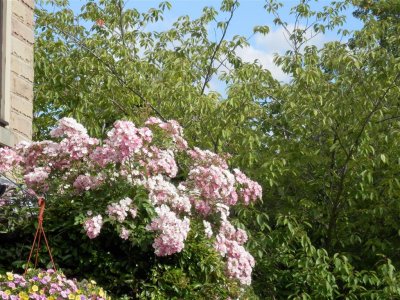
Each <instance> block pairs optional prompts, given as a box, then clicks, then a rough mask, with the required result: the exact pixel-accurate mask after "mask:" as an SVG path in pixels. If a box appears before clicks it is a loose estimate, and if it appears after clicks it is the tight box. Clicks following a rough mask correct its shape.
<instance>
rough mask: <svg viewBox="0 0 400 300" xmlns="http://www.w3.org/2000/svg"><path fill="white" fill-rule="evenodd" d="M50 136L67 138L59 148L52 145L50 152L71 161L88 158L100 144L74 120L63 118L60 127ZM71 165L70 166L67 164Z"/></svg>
mask: <svg viewBox="0 0 400 300" xmlns="http://www.w3.org/2000/svg"><path fill="white" fill-rule="evenodd" d="M50 135H51V136H52V137H60V138H62V137H65V138H64V139H62V140H61V142H60V144H59V145H58V146H57V145H55V144H51V145H49V146H50V149H48V150H47V151H49V152H50V153H53V155H57V154H58V155H61V156H67V157H69V159H70V160H78V159H82V158H83V157H86V156H87V155H88V154H89V152H90V150H91V148H93V146H95V145H97V144H98V140H97V139H94V138H91V137H89V135H88V134H87V130H86V128H85V127H83V126H82V125H81V124H79V123H78V122H76V120H74V119H72V118H62V119H61V120H60V121H59V123H58V126H57V127H56V128H54V129H53V130H52V131H51V132H50ZM67 165H69V164H67Z"/></svg>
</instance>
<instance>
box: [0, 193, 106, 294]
mask: <svg viewBox="0 0 400 300" xmlns="http://www.w3.org/2000/svg"><path fill="white" fill-rule="evenodd" d="M37 198H38V205H39V214H38V226H37V229H36V233H35V238H34V240H33V244H32V247H31V250H30V252H29V257H28V261H27V263H26V268H25V272H24V274H23V275H19V274H14V273H11V272H7V273H6V274H4V275H0V299H4V300H29V299H36V300H59V299H72V300H89V299H90V300H92V299H93V300H108V299H111V298H110V297H109V296H107V293H106V292H105V291H104V290H103V289H102V288H101V287H98V286H97V285H96V282H94V281H92V280H91V281H87V280H83V281H80V282H78V281H77V280H76V279H72V280H71V279H67V277H65V275H64V274H63V273H62V272H61V271H57V269H56V266H55V263H54V260H53V256H52V254H51V249H50V246H49V242H48V240H47V237H46V234H45V232H44V228H43V215H44V210H45V204H46V202H45V199H44V198H43V197H37ZM42 240H44V242H45V245H46V249H47V251H48V254H49V257H50V260H51V263H52V266H53V269H49V270H47V271H46V270H39V269H36V268H37V265H38V258H39V250H40V243H41V241H42ZM33 253H35V264H34V269H28V267H29V264H30V262H31V258H32V255H33Z"/></svg>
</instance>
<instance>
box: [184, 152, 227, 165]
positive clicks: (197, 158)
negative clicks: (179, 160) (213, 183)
mask: <svg viewBox="0 0 400 300" xmlns="http://www.w3.org/2000/svg"><path fill="white" fill-rule="evenodd" d="M188 153H189V155H190V157H191V158H192V160H193V164H194V165H201V166H205V167H209V166H217V167H220V168H222V169H228V164H227V163H226V160H225V159H223V158H222V157H221V156H219V155H218V154H216V153H214V152H211V151H209V150H201V149H199V148H197V147H194V148H193V150H189V151H188Z"/></svg>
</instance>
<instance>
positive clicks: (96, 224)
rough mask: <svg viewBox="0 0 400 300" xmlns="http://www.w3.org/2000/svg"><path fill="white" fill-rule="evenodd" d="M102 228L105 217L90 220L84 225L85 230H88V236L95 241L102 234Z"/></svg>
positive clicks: (98, 216)
mask: <svg viewBox="0 0 400 300" xmlns="http://www.w3.org/2000/svg"><path fill="white" fill-rule="evenodd" d="M102 226H103V217H102V216H101V215H97V216H95V217H92V218H89V219H87V220H86V221H85V223H84V224H83V228H84V229H85V230H86V234H87V236H88V237H89V238H90V239H94V238H95V237H97V236H98V235H99V234H100V231H101V227H102Z"/></svg>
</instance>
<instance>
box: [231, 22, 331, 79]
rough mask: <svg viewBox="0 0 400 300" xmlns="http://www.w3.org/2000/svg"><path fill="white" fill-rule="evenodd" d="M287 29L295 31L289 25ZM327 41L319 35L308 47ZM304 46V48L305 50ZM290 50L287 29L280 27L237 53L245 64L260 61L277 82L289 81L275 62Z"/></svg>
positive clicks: (261, 36)
mask: <svg viewBox="0 0 400 300" xmlns="http://www.w3.org/2000/svg"><path fill="white" fill-rule="evenodd" d="M287 28H288V30H289V31H291V30H293V25H288V26H287ZM310 34H312V33H310ZM327 41H328V40H327V39H326V37H325V36H323V35H317V36H316V37H314V38H313V39H311V40H310V41H309V42H307V44H306V45H316V46H322V45H323V44H324V43H325V42H327ZM306 45H304V46H306ZM304 46H303V47H302V48H304ZM288 49H290V44H289V42H288V39H287V35H286V36H285V29H284V28H281V27H280V28H278V29H276V30H272V31H271V32H270V33H269V34H268V35H261V34H256V36H255V39H254V41H253V42H250V45H249V46H248V47H246V48H240V49H238V50H236V53H237V54H238V55H239V56H240V57H241V58H242V59H243V61H245V62H254V61H258V63H259V64H260V65H261V66H262V67H263V68H265V69H268V70H269V71H270V72H271V73H272V75H273V76H274V78H276V79H277V80H280V81H289V79H290V76H289V75H288V74H285V73H284V72H283V71H282V70H281V68H280V67H278V66H277V65H276V64H275V63H274V61H273V60H274V56H275V54H280V55H281V54H284V53H285V52H286V51H287V50H288Z"/></svg>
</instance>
